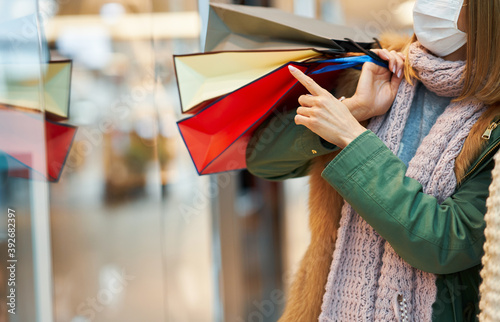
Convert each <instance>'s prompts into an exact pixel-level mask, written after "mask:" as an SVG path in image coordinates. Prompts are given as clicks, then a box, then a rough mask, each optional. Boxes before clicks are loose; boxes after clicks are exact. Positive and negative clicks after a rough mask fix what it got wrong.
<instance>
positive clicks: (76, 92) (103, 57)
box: [0, 0, 413, 322]
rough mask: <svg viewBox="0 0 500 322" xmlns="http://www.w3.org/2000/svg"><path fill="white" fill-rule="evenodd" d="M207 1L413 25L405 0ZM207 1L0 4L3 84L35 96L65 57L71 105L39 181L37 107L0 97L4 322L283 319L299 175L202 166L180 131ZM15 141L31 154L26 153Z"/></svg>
mask: <svg viewBox="0 0 500 322" xmlns="http://www.w3.org/2000/svg"><path fill="white" fill-rule="evenodd" d="M214 2H223V3H236V4H244V5H259V6H269V7H277V8H280V9H283V10H285V11H288V12H294V13H296V14H299V15H303V16H308V17H314V18H317V19H322V20H325V21H328V22H331V23H335V24H340V25H347V26H351V27H354V28H361V29H363V30H365V31H367V32H368V33H378V32H380V31H388V30H390V31H397V32H406V33H408V32H410V30H411V24H412V21H411V10H412V6H413V2H412V1H409V2H406V1H403V0H401V1H400V0H315V1H307V0H240V1H233V2H231V1H214ZM208 4H209V1H208V0H141V1H139V0H117V1H113V0H111V1H106V0H71V1H70V0H16V1H8V0H0V52H1V55H0V64H1V66H3V67H1V68H0V94H1V93H2V91H3V93H5V92H6V91H7V89H8V88H9V86H10V85H9V84H11V81H12V79H15V80H16V81H20V82H23V83H24V84H28V83H29V84H31V85H30V86H33V89H34V91H35V92H37V93H38V94H37V95H35V98H33V100H35V102H38V103H39V106H44V104H45V103H46V102H45V101H44V100H46V99H47V98H44V95H43V94H42V92H43V88H44V83H45V82H46V80H45V79H44V77H43V76H42V75H43V73H40V70H41V69H42V70H43V68H44V67H43V62H46V61H47V60H48V59H49V58H50V59H51V60H52V61H64V60H68V59H69V60H71V61H72V65H71V68H72V72H71V87H70V97H69V98H68V99H69V102H70V114H69V117H68V119H67V120H63V121H60V123H61V124H69V125H72V126H76V127H77V132H76V135H75V137H74V139H73V141H72V144H71V149H70V151H69V154H68V156H67V157H66V159H65V166H64V169H63V171H62V174H61V175H60V177H59V179H58V180H57V182H47V180H45V177H46V176H47V173H40V171H36V170H37V168H36V165H40V164H41V165H42V166H41V168H43V167H44V165H45V168H46V166H47V165H46V164H45V163H44V162H46V155H45V154H46V150H45V147H46V140H45V135H46V131H48V130H47V127H46V126H44V124H45V123H46V122H47V120H46V119H45V114H44V113H43V112H44V111H43V108H42V109H41V111H38V112H36V113H33V111H31V112H29V113H30V122H33V124H32V125H30V126H28V125H26V124H25V123H23V121H22V120H23V117H24V114H23V113H28V112H25V111H20V110H19V109H12V108H11V107H9V106H3V107H1V108H0V128H1V129H0V146H2V147H6V148H4V149H3V152H1V153H0V174H1V176H0V180H1V182H0V261H1V266H3V265H5V266H7V264H8V263H9V262H8V260H9V258H10V257H8V254H10V253H9V251H8V249H12V248H14V249H15V255H16V257H15V258H16V260H17V262H16V276H15V280H16V285H15V287H16V292H15V293H16V309H17V310H16V315H12V314H9V313H8V312H7V309H8V308H9V307H8V306H7V301H8V300H7V299H8V298H7V296H8V295H9V294H10V286H9V285H8V281H9V277H11V276H10V275H9V271H8V270H6V269H1V270H0V284H1V285H2V288H1V291H0V321H22V322H25V321H61V322H63V321H64V322H66V321H70V322H87V321H120V322H128V321H147V322H150V321H151V322H154V321H231V322H233V321H234V322H240V321H276V320H277V319H278V317H279V316H280V313H281V312H282V309H283V305H284V294H285V293H286V291H287V288H288V287H289V283H290V281H291V278H292V276H293V273H294V272H295V270H296V269H297V267H298V263H299V261H300V259H301V257H302V254H303V253H304V251H305V249H306V248H307V245H308V243H309V231H308V228H307V218H308V210H307V195H308V185H307V179H306V178H299V179H293V180H288V181H286V182H283V183H282V182H280V183H276V182H267V181H263V180H260V179H258V178H255V177H253V176H252V175H250V174H249V173H248V172H246V171H239V172H232V173H225V174H220V175H210V176H202V177H200V176H198V174H197V172H196V170H195V168H194V166H193V164H192V161H191V159H190V157H189V154H188V153H187V150H186V148H185V146H184V144H183V142H182V139H181V138H180V135H179V133H178V130H177V126H176V121H178V120H179V119H181V118H183V116H182V115H181V113H180V103H179V98H178V93H177V85H176V81H175V74H174V70H173V58H172V55H174V54H187V53H195V52H200V51H201V48H202V43H203V39H204V33H205V31H204V28H206V20H207V13H208ZM19 64H22V65H23V66H28V67H26V68H24V69H22V71H21V69H20V68H19ZM30 124H31V123H30ZM17 137H20V138H21V137H23V138H25V139H26V142H27V141H29V142H28V143H29V144H28V143H26V142H25V141H21V142H22V144H21V143H19V142H18V141H16V140H13V138H17ZM23 142H24V143H23ZM23 144H28V145H29V147H30V149H32V150H33V149H35V150H36V154H33V155H31V156H29V157H28V159H29V160H31V161H26V162H28V163H26V162H25V163H24V164H22V162H21V164H20V163H19V160H21V159H22V158H20V157H18V155H19V154H23V153H25V152H26V151H24V150H23V149H25V150H26V148H25V145H23ZM28 145H26V146H28ZM0 150H2V149H0ZM23 151H24V152H23ZM16 153H17V154H16ZM13 156H14V157H13ZM16 156H17V157H16ZM30 158H31V159H30ZM22 160H24V159H22ZM40 162H41V163H40ZM26 164H31V165H33V166H32V167H31V170H30V171H28V172H26V171H25V169H26V167H25V165H26ZM42 172H43V171H42ZM8 209H13V210H14V211H15V218H16V221H15V224H16V227H15V228H16V238H15V241H9V236H8V232H9V230H8V228H10V227H9V226H8V221H7V220H8V213H9V210H8ZM9 243H10V244H11V245H9ZM14 244H15V245H14ZM13 245H14V246H13Z"/></svg>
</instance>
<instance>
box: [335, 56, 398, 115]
mask: <svg viewBox="0 0 500 322" xmlns="http://www.w3.org/2000/svg"><path fill="white" fill-rule="evenodd" d="M373 52H375V53H376V54H377V55H378V56H379V57H381V58H382V59H384V60H387V61H388V62H389V69H387V68H385V67H382V66H379V65H377V64H373V63H365V64H364V65H363V69H362V71H361V76H360V78H359V82H358V87H357V88H356V93H355V94H354V96H353V97H351V98H348V99H346V100H345V101H344V102H343V103H344V104H345V105H346V106H347V107H348V108H349V110H350V111H351V113H352V114H353V115H354V117H355V118H356V119H357V120H358V121H364V120H367V119H369V118H372V117H374V116H377V115H382V114H385V113H386V112H387V111H388V110H389V108H390V107H391V105H392V102H393V101H394V98H395V97H396V94H397V92H398V88H399V84H400V83H401V80H402V79H403V77H402V76H403V67H404V56H403V54H401V53H398V52H395V51H394V50H393V51H390V52H389V51H388V50H387V49H373Z"/></svg>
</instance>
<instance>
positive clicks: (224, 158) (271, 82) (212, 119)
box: [177, 56, 380, 175]
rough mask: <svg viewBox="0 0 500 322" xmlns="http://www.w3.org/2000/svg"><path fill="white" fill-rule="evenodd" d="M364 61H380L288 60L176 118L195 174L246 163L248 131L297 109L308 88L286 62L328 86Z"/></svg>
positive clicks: (361, 58)
mask: <svg viewBox="0 0 500 322" xmlns="http://www.w3.org/2000/svg"><path fill="white" fill-rule="evenodd" d="M365 62H374V63H377V64H380V63H379V62H377V61H375V60H373V59H372V58H371V57H370V56H354V57H346V58H338V59H330V60H323V61H316V62H302V63H301V62H288V63H286V64H284V65H282V66H280V67H279V68H277V69H275V70H273V71H272V72H270V73H268V74H266V75H264V76H262V77H261V78H259V79H256V80H255V81H253V82H251V83H249V84H247V85H245V86H243V87H241V88H239V89H237V90H235V91H233V92H231V93H229V94H226V95H223V96H221V97H220V98H218V99H217V100H215V101H214V102H212V103H211V104H209V105H208V106H206V107H205V108H203V109H202V110H200V111H199V112H198V113H196V114H195V115H194V116H191V117H189V118H186V119H184V120H181V121H179V122H177V125H178V127H179V131H180V133H181V136H182V138H183V140H184V143H185V145H186V147H187V149H188V151H189V154H190V156H191V158H192V160H193V163H194V165H195V167H196V170H197V171H198V174H200V175H203V174H210V173H217V172H223V171H230V170H238V169H244V168H246V158H245V154H246V147H247V144H248V141H249V139H250V137H251V135H252V133H253V131H254V130H255V129H256V128H257V127H258V126H259V125H260V124H261V123H262V122H263V121H264V120H265V119H266V118H267V117H268V116H270V115H271V114H272V113H282V112H285V111H287V110H290V109H294V108H297V106H298V102H297V100H298V97H299V96H300V95H303V94H306V93H308V92H307V90H306V89H305V88H304V87H303V86H302V85H301V84H300V83H299V82H297V80H296V79H295V78H294V77H293V76H292V75H291V74H290V72H289V70H288V65H290V64H292V65H293V66H295V67H297V68H298V69H300V70H301V71H302V72H304V73H305V74H306V75H309V76H310V77H311V78H313V79H314V80H315V81H316V82H317V83H318V84H319V85H320V86H322V87H323V88H325V89H327V90H330V91H331V90H333V89H334V88H335V86H336V77H337V76H338V73H339V71H340V70H342V69H345V68H349V67H359V66H360V65H362V64H363V63H365Z"/></svg>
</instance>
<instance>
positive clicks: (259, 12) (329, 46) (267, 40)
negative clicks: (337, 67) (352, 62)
mask: <svg viewBox="0 0 500 322" xmlns="http://www.w3.org/2000/svg"><path fill="white" fill-rule="evenodd" d="M376 36H377V35H375V34H373V35H370V34H367V33H366V32H364V31H362V30H361V29H359V28H358V29H356V28H350V27H345V26H338V25H333V24H330V23H327V22H324V21H320V20H316V19H311V18H306V17H302V16H297V15H294V14H291V13H287V12H284V11H282V10H279V9H276V8H266V7H256V6H244V5H231V4H222V3H211V4H210V9H209V18H208V25H207V37H206V42H205V52H208V51H228V50H249V49H250V50H257V49H267V50H270V49H298V48H316V49H318V50H323V51H330V52H335V53H346V52H359V47H358V46H360V47H362V48H364V49H370V48H371V47H372V45H373V42H374V38H373V37H376ZM347 39H349V40H347ZM354 43H357V45H355V44H354Z"/></svg>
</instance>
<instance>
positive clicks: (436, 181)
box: [319, 42, 486, 322]
mask: <svg viewBox="0 0 500 322" xmlns="http://www.w3.org/2000/svg"><path fill="white" fill-rule="evenodd" d="M409 60H410V63H411V65H412V66H413V67H414V68H415V70H416V71H417V74H418V76H419V79H420V81H421V82H422V83H423V84H424V85H425V86H426V88H427V89H428V90H430V91H432V92H434V93H436V94H437V95H439V96H443V97H457V96H459V94H460V93H461V91H462V88H463V79H462V74H463V72H464V69H465V63H464V62H463V61H455V62H454V61H446V60H443V59H441V58H438V57H435V56H433V55H432V54H430V53H429V52H428V51H427V50H426V49H425V48H424V47H423V46H421V45H420V44H419V43H418V42H415V43H413V44H412V45H411V47H410V54H409ZM415 89H416V86H413V85H411V84H409V83H408V82H406V81H405V80H403V81H402V83H401V85H400V87H399V90H398V93H397V95H396V99H395V101H394V103H393V105H392V107H391V109H390V110H389V112H387V113H386V114H385V115H383V116H379V117H376V118H374V119H372V121H371V122H370V124H369V126H368V128H369V129H370V130H371V131H373V132H374V133H375V134H376V135H377V136H378V137H379V138H380V139H381V140H382V141H383V142H384V143H385V144H386V145H387V147H388V148H389V149H390V150H391V151H392V152H393V153H394V154H396V153H397V152H398V149H399V144H400V142H401V138H402V135H403V129H404V125H405V124H406V120H407V118H408V115H409V114H410V107H411V105H412V101H413V97H414V94H415ZM485 110H486V107H485V106H484V104H482V103H481V102H479V101H477V100H474V99H468V100H463V101H460V102H453V101H452V102H451V103H450V105H449V106H447V107H446V109H445V111H444V112H443V114H441V115H440V116H439V118H438V119H437V121H436V123H435V124H434V126H433V127H432V128H431V130H430V132H429V134H428V135H427V136H426V137H425V138H424V140H423V141H422V144H421V145H420V146H419V148H418V149H417V152H416V154H415V156H414V157H413V158H412V160H411V161H410V163H409V166H408V169H407V172H406V176H407V177H410V178H413V179H415V180H417V181H418V182H419V183H420V184H421V185H422V187H423V192H424V193H426V194H428V195H432V196H434V197H435V198H436V199H437V200H438V202H439V203H441V202H443V201H444V200H445V199H446V198H448V197H449V196H451V195H452V193H453V192H454V190H455V187H456V184H457V180H456V177H455V173H454V166H455V159H456V157H457V156H458V154H459V153H460V150H461V149H462V146H463V143H464V141H465V139H466V137H467V135H468V134H469V131H470V130H471V128H472V126H473V125H474V123H475V122H476V121H477V120H478V118H479V117H480V116H481V114H482V113H483V112H484V111H485ZM384 215H385V214H380V216H384ZM435 282H436V275H434V274H431V273H427V272H423V271H421V270H418V269H416V268H413V267H411V266H410V265H409V264H408V263H406V262H405V261H404V260H403V259H402V258H401V257H400V256H399V255H398V254H397V253H396V252H395V251H394V249H393V248H392V247H391V245H390V244H389V243H387V242H386V241H385V240H384V239H383V238H382V237H381V236H380V235H378V234H377V232H376V231H375V230H374V229H373V228H372V227H371V226H370V225H368V224H367V223H366V222H365V220H364V219H363V218H361V216H359V215H358V214H357V213H356V212H355V211H354V210H353V208H352V207H351V206H350V205H349V204H347V203H344V206H343V208H342V217H341V220H340V227H339V231H338V238H337V241H336V245H335V251H334V252H333V260H332V264H331V267H330V272H329V275H328V280H327V284H326V292H325V294H324V296H323V304H322V307H321V310H322V312H321V315H320V317H319V320H320V321H419V322H420V321H431V320H432V313H433V312H432V304H433V303H434V302H435V300H436V293H437V288H436V283H435Z"/></svg>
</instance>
